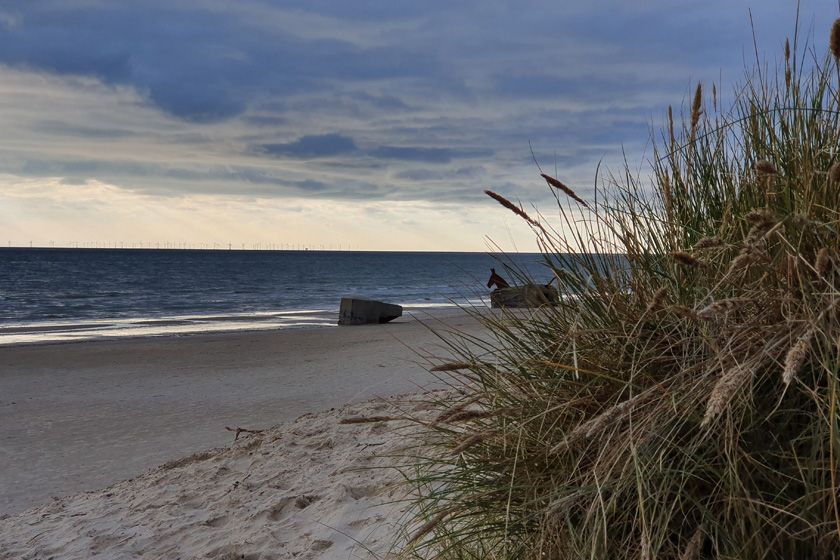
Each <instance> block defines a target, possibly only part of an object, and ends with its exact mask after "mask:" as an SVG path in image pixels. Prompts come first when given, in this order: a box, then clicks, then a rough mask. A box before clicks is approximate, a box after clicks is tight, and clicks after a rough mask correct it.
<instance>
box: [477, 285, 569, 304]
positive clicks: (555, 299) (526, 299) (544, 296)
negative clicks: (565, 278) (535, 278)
mask: <svg viewBox="0 0 840 560" xmlns="http://www.w3.org/2000/svg"><path fill="white" fill-rule="evenodd" d="M559 301H560V296H559V294H558V292H557V290H556V289H555V288H554V287H553V286H544V285H543V284H525V285H524V286H515V287H510V288H499V289H496V290H493V291H492V292H490V307H495V308H499V307H514V308H515V307H541V306H543V305H557V303H559Z"/></svg>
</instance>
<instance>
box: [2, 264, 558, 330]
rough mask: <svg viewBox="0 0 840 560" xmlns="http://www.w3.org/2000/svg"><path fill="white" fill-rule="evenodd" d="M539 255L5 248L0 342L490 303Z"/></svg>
mask: <svg viewBox="0 0 840 560" xmlns="http://www.w3.org/2000/svg"><path fill="white" fill-rule="evenodd" d="M541 262H542V261H541V258H540V255H538V254H531V253H515V254H505V255H500V254H485V253H443V252H359V251H246V250H189V249H171V250H156V249H125V250H124V249H51V248H50V249H38V248H0V345H7V344H29V343H41V342H69V341H75V340H89V339H105V338H115V337H130V336H165V335H170V336H171V335H186V334H195V333H210V332H225V331H241V330H263V329H291V328H317V327H332V326H335V325H336V324H337V321H338V308H339V303H340V301H341V298H342V297H364V298H369V299H376V300H381V301H386V302H389V303H397V304H400V305H402V306H403V307H404V312H405V313H408V314H411V313H421V312H423V311H424V310H428V309H433V308H446V307H452V308H454V307H458V306H469V307H475V306H486V305H489V290H488V289H487V288H486V282H487V280H488V278H489V275H490V268H491V267H495V268H496V271H497V272H498V273H500V274H501V275H502V276H507V277H508V279H509V280H513V279H515V278H517V277H518V278H522V277H524V276H527V277H529V278H533V279H535V280H537V281H542V282H548V280H550V279H551V274H550V271H549V270H548V269H547V268H546V267H545V266H544V265H543V264H541Z"/></svg>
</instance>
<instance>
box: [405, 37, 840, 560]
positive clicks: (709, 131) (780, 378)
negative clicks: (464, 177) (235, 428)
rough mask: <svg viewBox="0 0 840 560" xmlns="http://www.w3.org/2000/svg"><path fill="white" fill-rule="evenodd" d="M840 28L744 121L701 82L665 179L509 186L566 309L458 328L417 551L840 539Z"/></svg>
mask: <svg viewBox="0 0 840 560" xmlns="http://www.w3.org/2000/svg"><path fill="white" fill-rule="evenodd" d="M838 30H840V23H838V24H835V26H834V29H833V31H832V35H831V40H830V43H829V46H830V48H829V49H825V50H826V51H828V52H827V53H826V56H825V57H824V58H823V62H822V63H811V62H809V61H811V60H813V59H819V57H815V56H814V53H813V52H808V53H806V54H804V55H803V54H802V53H797V52H796V42H795V41H794V47H793V49H792V51H793V52H791V47H790V43H786V49H787V50H786V54H785V67H784V68H782V69H780V72H779V76H778V77H775V78H772V77H770V78H768V77H767V76H766V75H764V74H757V77H752V76H748V77H747V79H746V82H745V84H744V85H743V86H742V87H741V88H739V90H738V91H737V92H736V94H737V95H735V96H734V99H735V102H734V105H733V106H732V107H731V108H730V109H728V110H727V112H725V113H721V112H718V111H717V108H718V107H719V106H720V100H719V99H717V93H716V92H717V89H716V88H712V91H713V92H715V100H714V103H713V105H714V107H713V108H712V111H711V112H710V111H709V108H708V107H704V103H703V97H702V92H703V88H702V86H700V85H698V86H697V89H696V94H695V96H694V100H693V103H692V106H691V108H690V112H689V113H688V115H686V118H685V119H684V120H683V122H682V124H681V125H680V124H679V122H677V123H675V122H674V117H673V112H672V111H671V110H670V109H669V125H668V129H667V130H666V131H665V133H664V134H663V135H662V138H663V139H662V142H661V143H659V145H658V147H657V151H656V154H655V158H654V159H653V165H652V169H651V174H650V176H651V177H652V179H651V180H650V181H649V183H650V184H648V182H647V181H645V182H642V181H641V180H639V179H637V178H634V176H633V174H632V173H630V172H629V171H627V172H624V173H622V174H621V175H620V176H619V177H618V178H611V179H608V180H606V181H602V183H600V184H599V185H598V186H597V189H598V196H597V197H594V201H588V202H587V203H584V204H580V203H578V204H571V205H569V204H566V201H565V200H563V198H562V196H563V194H565V195H567V196H571V195H570V194H568V192H567V191H569V192H574V191H571V189H569V188H568V187H566V189H563V188H559V187H558V188H559V191H553V192H558V194H557V196H558V201H559V202H561V204H559V211H560V215H561V220H562V223H561V224H551V223H549V222H547V221H546V220H545V219H544V218H543V217H542V216H539V215H538V216H537V217H538V218H539V219H538V220H537V219H535V218H533V217H532V216H529V215H527V214H525V212H524V211H523V210H522V209H521V207H519V206H518V205H515V204H513V203H509V202H508V201H507V199H504V198H503V197H502V196H501V195H496V194H495V193H493V194H492V195H491V196H493V197H494V198H496V200H497V201H499V202H501V203H502V204H503V205H505V206H506V207H507V208H508V210H510V211H513V212H515V213H516V214H519V215H520V216H521V217H522V218H523V219H525V220H526V221H527V223H528V224H530V226H531V227H532V228H533V231H534V234H535V235H536V237H537V239H538V242H539V244H540V247H541V248H542V250H543V257H544V260H545V264H546V266H547V267H548V268H550V270H551V272H552V273H553V274H554V276H555V277H556V281H557V287H558V290H559V292H560V294H561V302H560V304H559V305H557V306H555V307H545V308H542V309H540V310H537V311H534V312H531V313H528V314H526V315H523V314H522V313H519V314H516V313H513V312H507V313H503V314H501V315H498V314H496V315H488V314H478V316H479V317H481V320H482V321H484V323H485V325H486V326H487V327H488V333H489V334H488V335H487V337H486V339H473V338H467V337H462V338H459V337H454V336H449V337H448V338H446V340H447V341H448V344H449V345H450V348H451V351H452V354H453V355H454V358H452V359H451V360H452V361H451V362H450V363H454V364H456V365H455V366H451V367H438V368H435V369H436V370H437V371H438V372H439V375H441V377H443V378H445V379H447V380H449V381H450V382H451V384H452V385H453V386H456V387H458V391H453V393H452V394H457V395H459V396H458V397H453V399H450V400H445V401H444V402H438V403H435V405H436V406H438V407H439V408H440V413H439V415H438V419H437V421H435V422H431V423H427V424H424V425H423V429H424V430H425V433H426V437H427V440H428V442H429V443H428V445H424V446H422V447H418V448H417V450H416V451H417V455H418V458H417V462H418V465H417V467H416V470H414V471H412V472H411V474H410V475H409V477H410V479H411V480H412V482H413V483H414V484H415V485H416V487H417V490H418V496H419V497H418V502H417V506H418V512H419V513H418V518H417V519H416V520H415V522H414V524H413V525H412V526H411V527H408V528H407V529H406V531H407V535H408V536H407V540H408V539H410V537H411V536H412V534H413V536H414V539H413V540H412V541H411V542H410V545H409V546H408V547H407V548H406V550H405V554H406V556H414V557H423V558H444V559H446V558H459V559H461V558H476V559H477V558H499V559H501V558H505V559H507V558H526V559H527V558H534V559H536V558H561V559H565V558H570V559H571V558H593V559H602V558H606V559H630V558H632V559H639V558H674V559H676V558H733V559H735V558H739V559H741V558H749V559H753V558H768V559H777V558H778V559H789V558H827V557H833V556H832V555H834V554H838V551H840V503H838V500H840V472H838V461H840V419H838V417H840V414H839V413H840V346H838V344H840V340H839V339H840V269H838V263H840V254H838V250H840V233H838V232H840V171H838V169H840V102H838V83H837V80H838V76H840V72H838V71H837V63H838V60H837V59H838V58H840V47H838V44H840V31H838ZM815 50H818V49H815ZM791 59H793V61H794V63H793V64H791V63H790V60H791ZM806 62H808V64H806ZM803 68H808V69H807V70H803ZM546 180H548V179H546ZM557 182H558V183H559V181H557ZM549 183H550V184H552V183H551V181H549ZM561 184H562V183H561ZM563 186H564V187H565V185H563ZM576 197H577V195H575V197H572V198H573V199H576ZM506 202H507V204H505V203H506ZM561 232H562V233H561ZM412 529H415V531H414V532H413V533H412Z"/></svg>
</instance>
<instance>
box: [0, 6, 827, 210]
mask: <svg viewBox="0 0 840 560" xmlns="http://www.w3.org/2000/svg"><path fill="white" fill-rule="evenodd" d="M749 7H752V8H753V16H754V20H755V22H756V27H757V30H758V31H757V34H758V37H759V42H760V43H762V47H763V48H769V49H771V55H772V53H773V52H774V51H772V49H776V48H777V47H780V46H781V44H782V43H783V40H784V36H785V35H786V34H790V33H792V31H793V29H792V21H791V18H792V16H793V14H794V8H793V5H792V2H790V1H788V0H768V1H763V2H761V3H760V4H759V3H758V2H755V1H751V0H709V1H706V2H701V1H700V0H679V1H676V2H674V1H671V0H639V1H638V2H626V3H619V2H615V1H612V0H589V1H588V2H586V3H579V2H556V1H553V0H532V1H527V2H512V1H511V2H503V1H496V0H493V1H489V2H488V1H486V0H483V1H479V0H466V1H464V2H451V1H449V0H446V1H444V0H429V1H427V2H416V1H414V0H390V1H384V0H354V1H352V2H346V1H343V0H283V1H280V0H277V1H269V0H241V1H239V2H231V3H226V2H219V1H217V0H184V1H182V2H172V1H162V0H144V1H142V2H141V1H138V2H105V1H97V0H63V1H61V2H58V1H46V0H42V1H31V2H15V3H11V2H2V0H0V66H6V67H10V68H14V69H16V70H17V71H19V72H31V73H33V74H36V75H45V76H50V77H60V78H66V79H68V80H69V81H72V80H76V79H80V77H83V78H95V79H96V80H97V81H98V83H101V84H104V88H105V89H107V90H108V91H109V92H110V93H112V94H113V95H117V94H118V93H119V92H122V91H123V90H129V91H131V92H133V95H135V96H136V97H135V98H134V101H132V102H131V103H126V104H123V105H121V106H120V110H119V111H120V112H112V113H110V114H101V113H95V112H94V111H92V112H91V113H89V114H79V115H77V114H76V113H75V112H74V108H73V107H72V106H67V107H62V106H61V105H51V106H49V107H46V106H44V107H36V106H31V107H29V106H27V107H22V108H20V111H19V112H21V113H26V114H31V115H32V116H31V118H30V120H29V122H28V123H26V122H24V120H23V119H19V120H20V121H21V122H23V123H24V124H19V123H17V120H16V121H15V122H16V124H14V126H18V127H20V128H19V129H18V130H17V131H16V132H11V131H9V127H8V126H7V123H5V122H2V123H0V124H3V125H4V132H5V133H6V134H7V135H11V136H12V137H16V136H17V135H20V134H23V135H26V134H30V135H34V136H33V138H37V141H31V142H29V143H28V144H26V146H27V148H26V151H25V153H18V151H13V150H10V151H8V153H5V154H4V153H2V150H0V173H2V172H13V173H21V174H24V175H31V176H44V175H58V176H63V177H65V179H66V180H68V181H79V180H83V179H87V178H93V179H100V180H109V181H113V182H114V183H115V184H118V185H126V186H131V187H132V188H136V189H140V190H144V191H150V192H152V191H153V192H157V193H163V192H166V193H168V194H177V193H179V192H191V193H193V192H194V193H197V192H205V193H219V192H230V193H242V194H248V193H250V194H254V195H257V194H259V195H261V196H313V197H324V198H330V197H331V198H336V199H342V198H346V199H364V198H366V197H368V198H371V199H395V200H396V199H400V200H402V199H406V200H408V199H421V198H422V199H425V200H434V201H438V200H451V201H457V200H474V199H475V197H476V194H475V193H479V196H480V187H482V186H493V187H494V188H500V189H501V188H502V187H505V188H509V189H510V192H514V193H523V195H524V194H529V195H530V194H533V191H530V190H528V187H525V186H523V185H525V184H530V183H527V182H528V181H532V180H533V176H534V173H535V165H534V164H533V161H532V156H531V153H530V146H531V145H532V146H533V147H534V152H535V154H534V155H536V157H537V159H538V161H539V162H540V163H541V164H546V163H547V164H548V165H551V164H556V165H558V166H559V167H560V172H561V173H566V174H567V175H566V177H565V178H567V179H578V180H580V179H582V178H583V177H591V174H592V173H594V168H595V166H596V165H597V164H598V162H599V161H600V160H601V159H602V158H604V157H605V155H607V154H608V150H610V149H612V150H613V151H614V152H616V153H619V151H620V147H621V146H622V145H624V146H625V148H626V149H627V151H629V152H631V153H633V154H639V153H641V152H642V150H643V148H644V146H645V145H646V143H647V142H648V140H649V138H650V130H649V129H650V126H651V124H654V125H655V124H656V123H657V122H661V115H662V114H664V110H665V108H666V106H667V104H668V103H672V104H674V105H676V106H679V103H680V100H684V99H685V98H686V97H687V96H690V95H691V88H692V87H693V84H694V83H696V82H697V81H698V80H702V81H704V82H705V83H708V82H709V81H710V80H712V79H718V77H719V76H720V75H721V74H724V75H725V80H727V79H728V80H731V78H730V77H731V76H738V75H740V73H741V67H742V65H743V60H744V58H747V59H749V55H748V54H747V55H744V53H745V52H746V53H749V52H750V51H751V48H752V47H751V41H752V38H751V32H750V28H749V20H748V17H747V9H748V8H749ZM834 12H835V11H834V10H830V9H828V8H827V7H825V6H824V5H822V4H819V3H817V2H816V0H812V1H808V0H803V2H802V13H803V22H804V26H805V28H806V29H807V28H808V26H809V25H810V23H811V21H812V20H813V21H814V25H813V27H814V30H815V33H816V34H817V35H818V36H822V35H819V34H821V33H824V31H825V29H827V27H828V26H829V25H830V22H831V19H832V18H833V17H834V15H835V13H834ZM729 83H731V81H730V82H729ZM42 87H45V88H46V87H52V86H42ZM67 87H68V88H72V87H75V86H73V85H68V86H67ZM86 87H87V86H86ZM91 95H93V94H91ZM96 95H108V93H107V92H106V93H102V92H98V93H96ZM132 103H133V104H132ZM1 109H2V107H0V110H1ZM47 111H50V112H51V114H52V115H53V116H52V117H49V118H48V117H46V116H44V115H43V114H42V113H46V112H47ZM144 111H145V112H144ZM149 113H155V115H157V117H156V118H158V117H159V119H160V120H158V121H155V125H154V126H152V125H150V126H149V127H144V126H143V125H144V124H145V123H144V122H143V121H144V119H146V118H147V117H148V114H149ZM138 115H140V116H138ZM138 123H139V125H138ZM141 129H142V130H141ZM42 139H45V140H50V142H49V149H47V148H46V147H45V148H44V149H43V150H44V151H43V153H39V152H38V150H39V146H41V145H42V144H46V142H41V141H40V140H42ZM7 145H9V144H8V143H7ZM33 146H34V147H33ZM13 147H14V148H15V150H19V149H20V150H22V148H19V146H17V145H15V146H13ZM162 147H164V148H163V149H162ZM170 151H171V154H170ZM161 152H163V155H162V154H161ZM196 154H200V155H198V156H197V155H196ZM169 157H172V158H173V160H174V159H176V158H177V159H178V163H177V164H174V163H173V164H169V163H161V161H168V160H167V158H169ZM190 161H192V164H190ZM196 162H200V164H199V163H196ZM208 162H209V163H208ZM283 166H288V167H289V169H290V170H291V171H284V170H283V169H281V168H282V167H283ZM339 173H341V174H343V175H345V176H346V175H352V177H351V178H350V179H347V178H343V179H341V180H336V179H331V178H330V176H331V175H337V174H339ZM568 175H573V176H572V177H571V178H569V177H568Z"/></svg>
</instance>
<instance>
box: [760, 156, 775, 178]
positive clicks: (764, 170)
mask: <svg viewBox="0 0 840 560" xmlns="http://www.w3.org/2000/svg"><path fill="white" fill-rule="evenodd" d="M755 172H756V173H757V174H758V176H759V177H768V176H770V177H772V176H773V175H777V174H778V173H779V172H778V171H777V170H776V166H775V165H773V163H772V162H770V161H767V160H766V159H762V160H758V161H757V162H755Z"/></svg>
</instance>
